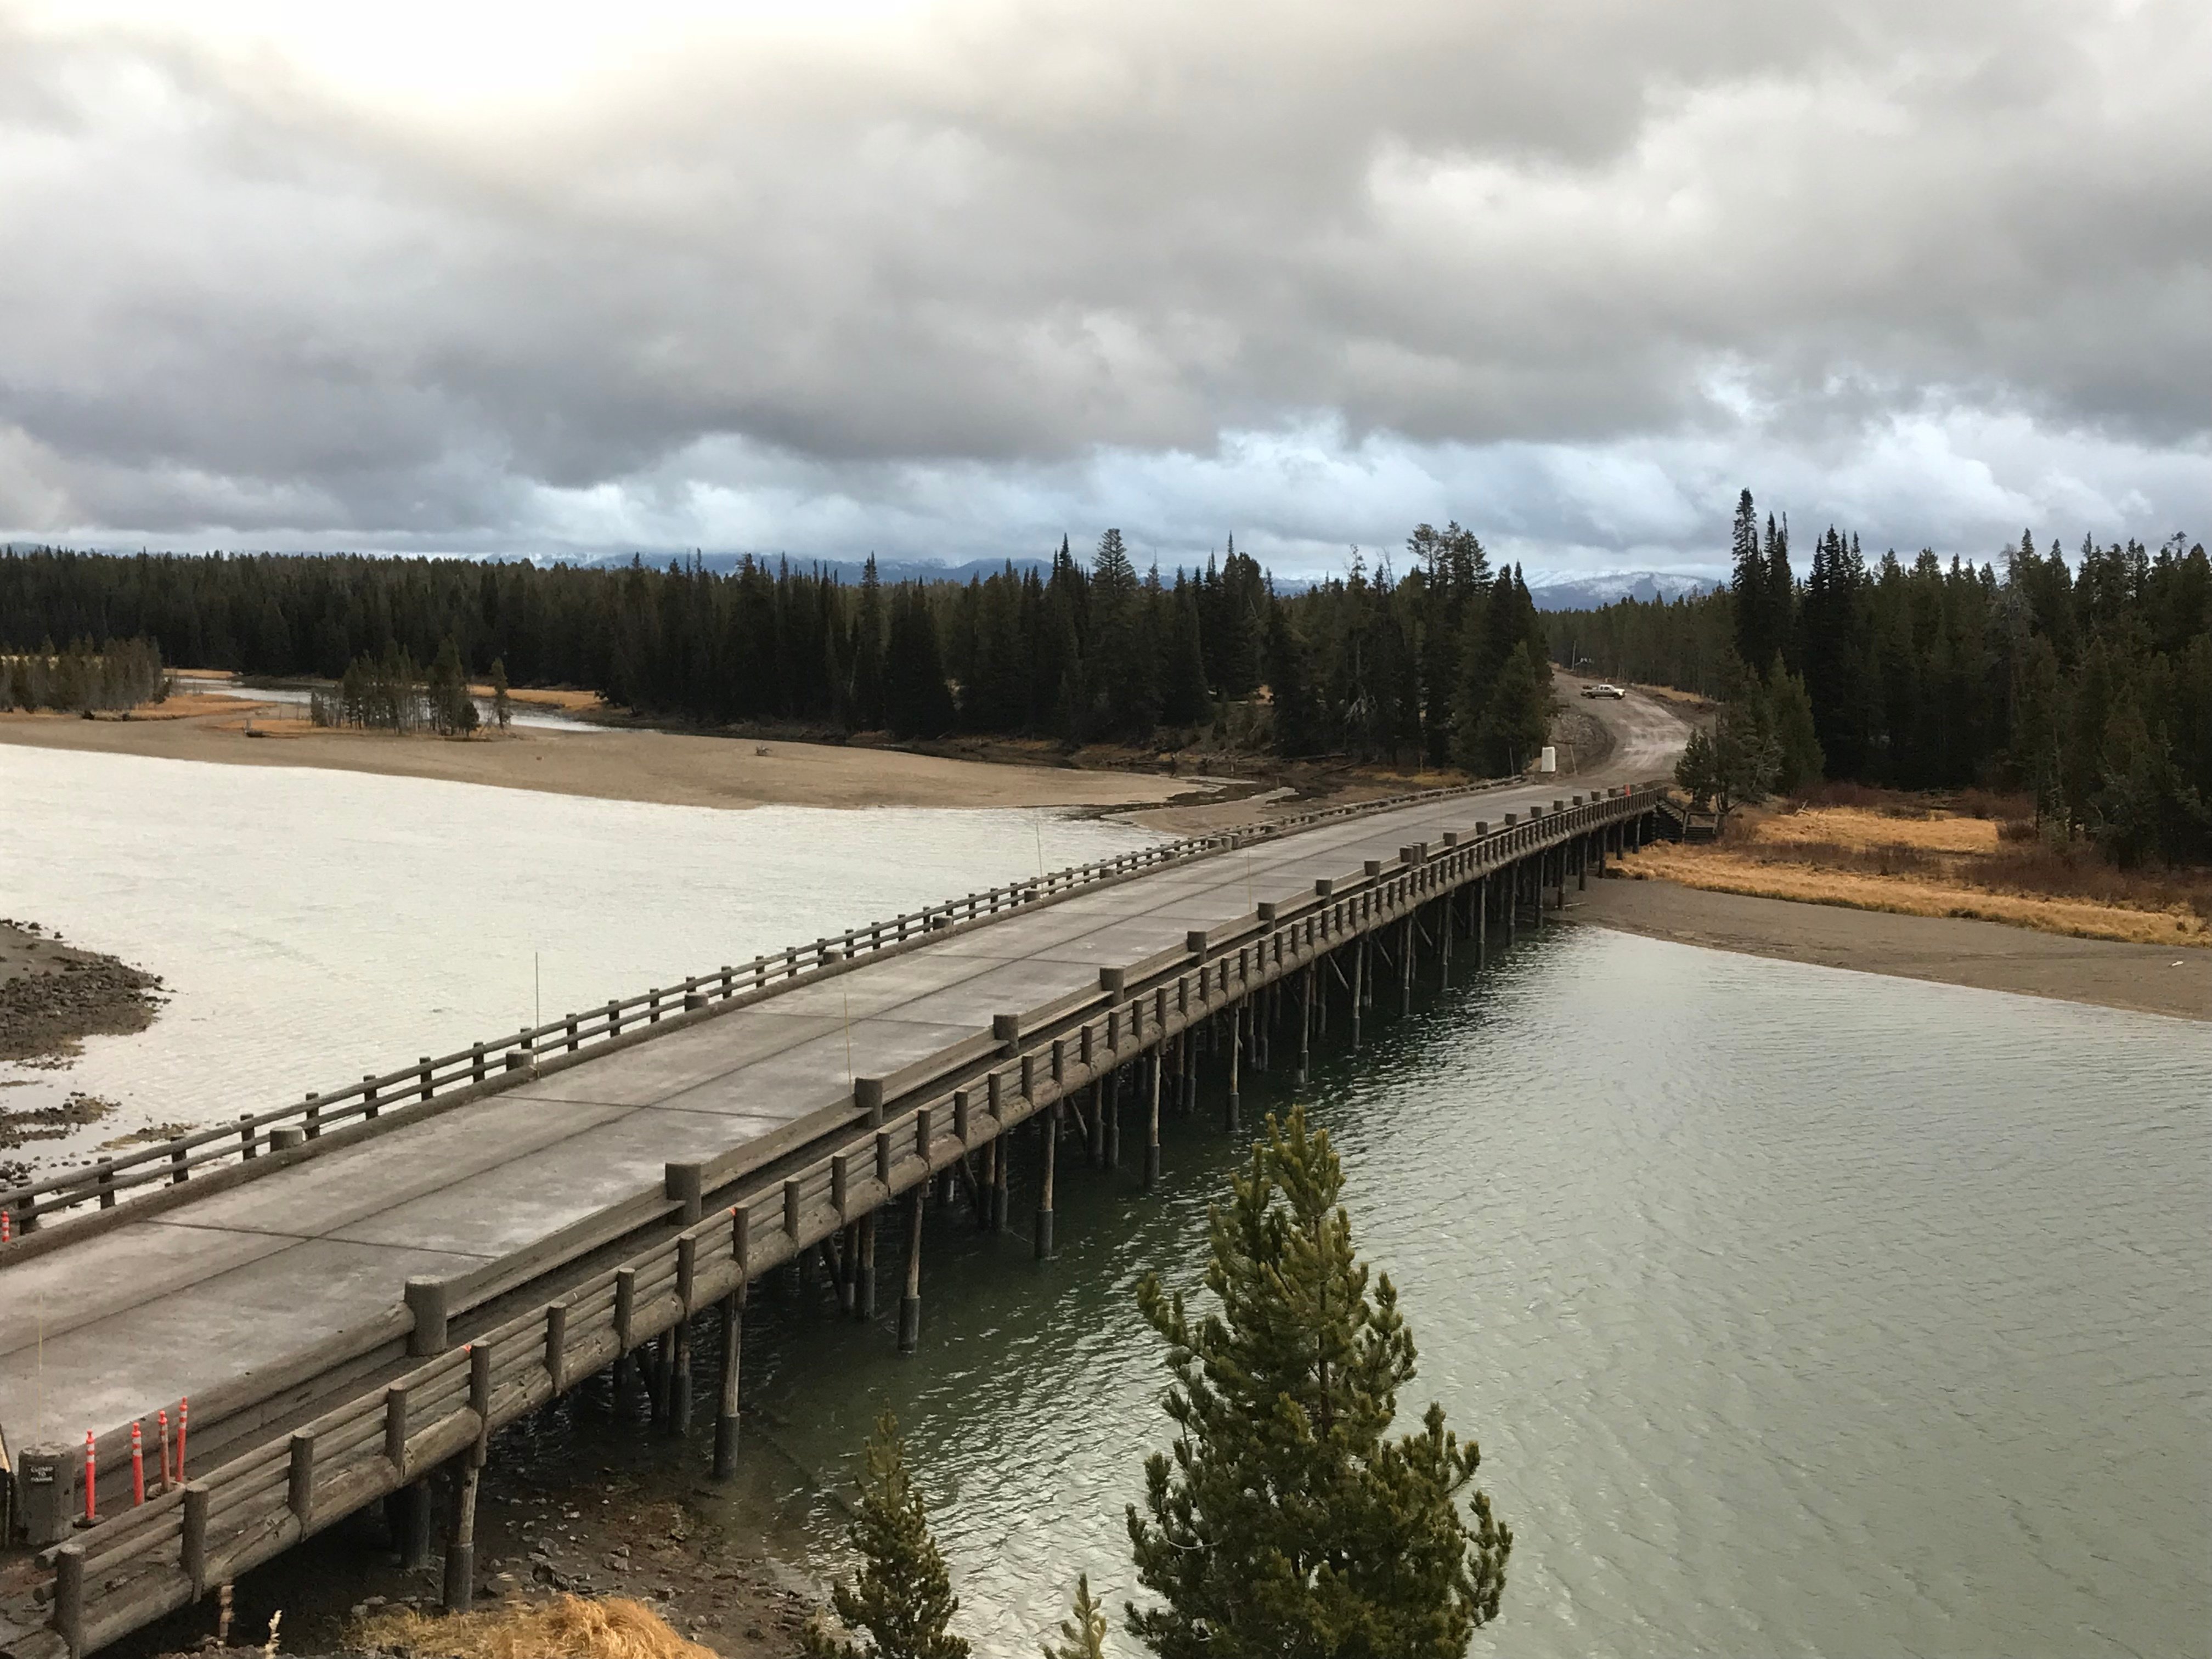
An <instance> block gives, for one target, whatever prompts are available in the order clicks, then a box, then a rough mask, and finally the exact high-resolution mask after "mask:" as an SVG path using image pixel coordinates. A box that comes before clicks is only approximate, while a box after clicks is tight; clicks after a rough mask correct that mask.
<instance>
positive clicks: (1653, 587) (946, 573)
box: [593, 553, 1720, 611]
mask: <svg viewBox="0 0 2212 1659" xmlns="http://www.w3.org/2000/svg"><path fill="white" fill-rule="evenodd" d="M754 557H755V558H757V559H759V560H761V561H763V562H765V563H766V564H767V565H769V568H774V567H775V562H776V560H777V559H778V558H779V557H781V555H779V554H772V553H771V554H755V555H754ZM743 558H744V555H743V554H741V553H708V554H704V555H702V556H700V559H699V562H700V563H701V564H702V565H704V566H705V567H706V568H708V569H709V570H716V571H728V570H733V569H735V568H737V566H738V562H739V561H740V560H741V559H743ZM593 562H594V563H597V564H601V565H623V564H628V563H629V556H628V555H627V554H619V555H610V556H607V557H605V558H602V559H598V560H594V561H593ZM646 562H647V564H658V565H662V566H665V565H666V564H667V563H668V562H669V559H668V557H667V556H665V555H664V556H661V557H660V558H659V559H658V560H655V559H653V558H647V560H646ZM791 564H792V568H793V569H795V570H814V569H820V570H823V571H827V572H829V573H830V574H834V575H835V576H836V578H837V580H840V581H842V582H847V583H853V582H857V581H859V580H860V571H861V562H860V560H857V559H806V558H793V560H792V561H791ZM1013 567H1014V568H1015V569H1017V570H1035V571H1037V572H1038V573H1040V574H1044V573H1047V572H1049V571H1050V570H1051V568H1052V563H1051V561H1049V560H1047V559H1016V560H1014V561H1013ZM1004 568H1006V560H1004V559H970V560H969V561H968V562H967V563H965V564H940V563H939V562H936V561H935V560H933V559H878V560H877V561H876V574H877V576H878V579H879V580H883V581H886V582H910V581H933V582H945V581H952V582H964V581H966V580H968V579H969V577H971V576H990V575H995V574H997V573H998V572H999V571H1000V570H1002V569H1004ZM1310 586H1313V579H1312V578H1310V577H1306V576H1278V577H1276V578H1275V591H1276V592H1278V593H1283V594H1291V593H1301V592H1304V591H1305V590H1306V589H1307V588H1309V587H1310ZM1717 586H1720V584H1719V583H1718V582H1716V581H1714V580H1711V578H1709V577H1705V576H1689V575H1684V574H1681V573H1680V572H1679V571H1672V570H1613V571H1607V572H1605V573H1603V574H1599V575H1595V576H1574V577H1561V578H1559V579H1557V580H1539V581H1536V582H1532V583H1531V584H1530V585H1529V588H1528V592H1529V595H1530V597H1531V598H1533V599H1534V600H1535V601H1536V609H1538V610H1539V611H1589V610H1593V609H1595V607H1597V606H1599V605H1610V604H1612V603H1613V601H1614V600H1615V599H1644V600H1647V601H1649V600H1651V599H1680V598H1681V597H1682V596H1683V595H1684V594H1686V593H1703V592H1706V591H1707V590H1708V589H1710V588H1714V587H1717Z"/></svg>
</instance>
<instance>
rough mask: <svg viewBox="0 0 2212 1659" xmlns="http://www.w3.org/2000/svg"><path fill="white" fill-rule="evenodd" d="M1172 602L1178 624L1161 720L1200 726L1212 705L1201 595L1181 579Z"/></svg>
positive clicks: (1163, 691) (1171, 646) (1162, 690)
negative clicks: (1200, 614) (1202, 634)
mask: <svg viewBox="0 0 2212 1659" xmlns="http://www.w3.org/2000/svg"><path fill="white" fill-rule="evenodd" d="M1169 604H1170V607H1171V608H1172V611H1173V613H1174V627H1173V631H1172V632H1171V634H1170V636H1169V639H1168V647H1167V679H1166V683H1165V684H1164V685H1163V686H1162V687H1161V688H1160V719H1161V720H1163V721H1164V723H1165V724H1167V725H1169V726H1176V727H1189V726H1198V725H1200V724H1202V723H1203V722H1204V721H1205V720H1206V715H1207V714H1209V713H1210V712H1211V710H1212V699H1211V698H1210V697H1208V696H1206V647H1205V643H1204V641H1203V640H1202V639H1201V638H1200V634H1199V621H1198V596H1197V594H1196V593H1195V592H1193V591H1191V589H1190V587H1189V586H1187V585H1186V584H1184V583H1183V582H1182V581H1181V580H1178V581H1177V582H1176V587H1175V592H1174V594H1173V595H1172V596H1171V598H1170V600H1169Z"/></svg>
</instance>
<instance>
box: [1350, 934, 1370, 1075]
mask: <svg viewBox="0 0 2212 1659" xmlns="http://www.w3.org/2000/svg"><path fill="white" fill-rule="evenodd" d="M1366 989H1367V935H1366V934H1364V933H1362V934H1361V935H1360V936H1359V943H1358V945H1355V946H1354V947H1353V948H1352V1053H1353V1054H1358V1052H1359V1005H1360V1004H1361V1003H1362V1002H1364V1000H1366Z"/></svg>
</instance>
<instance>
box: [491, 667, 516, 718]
mask: <svg viewBox="0 0 2212 1659" xmlns="http://www.w3.org/2000/svg"><path fill="white" fill-rule="evenodd" d="M491 716H492V718H493V719H494V720H497V721H498V722H499V729H500V730H501V731H502V732H504V731H506V730H507V727H508V726H510V725H512V724H513V720H514V699H513V698H512V697H510V696H507V659H506V658H504V657H494V658H493V659H491Z"/></svg>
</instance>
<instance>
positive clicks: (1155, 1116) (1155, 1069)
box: [1145, 1048, 1160, 1193]
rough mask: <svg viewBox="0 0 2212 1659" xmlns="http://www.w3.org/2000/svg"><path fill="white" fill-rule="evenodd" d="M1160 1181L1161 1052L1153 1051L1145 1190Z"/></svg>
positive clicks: (1147, 1116) (1149, 1189) (1146, 1128)
mask: <svg viewBox="0 0 2212 1659" xmlns="http://www.w3.org/2000/svg"><path fill="white" fill-rule="evenodd" d="M1159 1181H1160V1050H1159V1049H1158V1048H1154V1049H1153V1050H1152V1104H1151V1107H1150V1109H1149V1110H1148V1111H1147V1112H1146V1120H1145V1190H1146V1192H1148V1193H1149V1192H1150V1191H1152V1188H1155V1187H1157V1186H1158V1185H1159Z"/></svg>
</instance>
